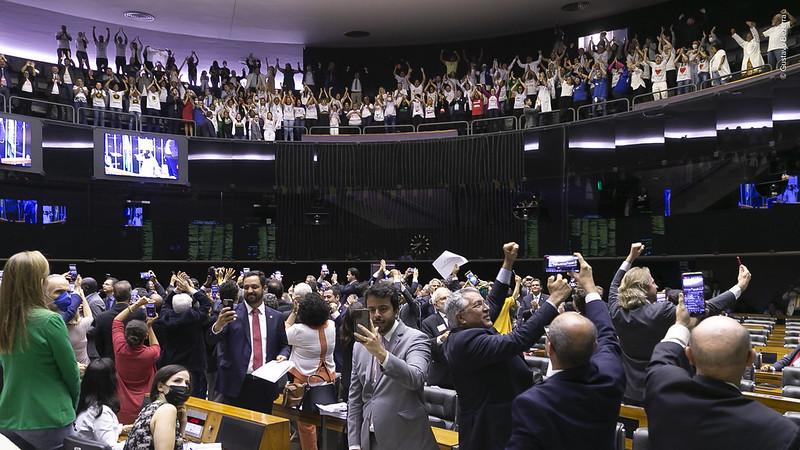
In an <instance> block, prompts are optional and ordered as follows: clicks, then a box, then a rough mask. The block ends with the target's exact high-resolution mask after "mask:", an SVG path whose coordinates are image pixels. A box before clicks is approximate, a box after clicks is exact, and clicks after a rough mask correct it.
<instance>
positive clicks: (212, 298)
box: [211, 284, 219, 300]
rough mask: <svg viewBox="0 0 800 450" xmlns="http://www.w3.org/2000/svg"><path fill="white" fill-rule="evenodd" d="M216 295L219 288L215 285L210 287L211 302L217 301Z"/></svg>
mask: <svg viewBox="0 0 800 450" xmlns="http://www.w3.org/2000/svg"><path fill="white" fill-rule="evenodd" d="M217 294H219V286H217V285H216V284H212V285H211V300H216V299H217Z"/></svg>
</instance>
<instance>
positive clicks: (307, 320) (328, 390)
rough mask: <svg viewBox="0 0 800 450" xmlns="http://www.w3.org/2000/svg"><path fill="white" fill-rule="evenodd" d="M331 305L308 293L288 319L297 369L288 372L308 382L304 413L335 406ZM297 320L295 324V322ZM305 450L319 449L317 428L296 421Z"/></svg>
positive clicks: (295, 378) (334, 327) (334, 339)
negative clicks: (326, 406)
mask: <svg viewBox="0 0 800 450" xmlns="http://www.w3.org/2000/svg"><path fill="white" fill-rule="evenodd" d="M330 315H331V310H330V306H328V304H327V303H326V302H325V301H324V300H322V297H320V296H319V294H314V293H312V294H308V295H306V296H305V297H304V298H302V299H299V301H296V302H295V304H294V309H293V310H292V313H291V314H289V317H288V318H287V319H286V323H285V326H286V337H287V339H288V341H289V345H291V346H292V354H291V355H290V356H289V360H290V361H292V362H293V363H294V364H295V367H294V368H293V369H291V370H290V371H289V373H291V374H292V376H293V377H294V382H295V383H308V385H309V387H308V388H306V389H307V390H306V394H305V397H304V398H303V405H302V408H303V411H312V412H316V410H317V408H316V405H317V404H321V405H329V404H331V403H336V388H335V385H334V384H333V382H334V380H335V379H336V366H335V363H334V362H333V348H334V346H335V344H336V325H335V324H334V323H333V321H332V320H330V319H329V318H330ZM295 321H296V323H295ZM297 429H298V434H299V435H300V448H302V450H316V449H317V427H316V426H314V425H311V424H308V423H305V422H302V421H298V422H297Z"/></svg>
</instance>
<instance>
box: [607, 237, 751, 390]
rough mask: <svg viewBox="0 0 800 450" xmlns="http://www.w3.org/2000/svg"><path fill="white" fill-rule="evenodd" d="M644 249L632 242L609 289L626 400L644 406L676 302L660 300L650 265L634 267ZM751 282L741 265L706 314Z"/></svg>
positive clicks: (730, 300) (735, 296) (727, 303)
mask: <svg viewBox="0 0 800 450" xmlns="http://www.w3.org/2000/svg"><path fill="white" fill-rule="evenodd" d="M642 252H644V245H642V244H641V243H640V242H636V243H634V244H631V250H630V253H629V254H628V257H627V258H626V259H625V261H624V262H623V263H622V265H621V266H620V268H619V270H617V273H616V275H615V276H614V279H613V280H612V281H611V288H610V290H609V293H608V310H609V312H610V313H611V320H612V321H613V322H614V327H615V328H616V330H617V334H618V335H619V342H620V344H621V345H622V350H623V356H622V364H623V367H624V368H625V377H626V379H627V386H626V388H625V398H624V403H626V404H629V405H637V406H641V405H642V401H643V400H644V377H645V371H646V368H647V364H648V362H649V361H650V356H651V355H652V354H653V348H655V346H656V344H658V342H659V341H660V340H661V337H663V336H664V333H666V331H667V329H669V327H670V326H671V325H672V324H673V323H674V321H675V305H674V304H672V303H671V302H657V301H656V294H657V293H658V285H657V284H656V282H655V280H653V276H652V275H651V274H650V269H648V268H647V267H633V268H631V266H632V265H633V263H634V262H635V261H636V258H638V257H639V255H641V254H642ZM749 284H750V271H748V270H747V267H745V266H739V276H738V281H737V283H736V285H735V286H733V287H732V288H730V289H729V290H727V291H725V292H723V293H722V294H720V295H718V296H716V297H714V298H712V299H710V300H708V302H706V308H707V314H708V315H709V316H713V315H716V314H719V313H721V312H723V311H725V310H726V309H727V308H728V307H730V306H732V305H733V304H734V302H736V299H738V298H739V297H740V296H741V295H742V292H744V290H745V289H747V286H748V285H749Z"/></svg>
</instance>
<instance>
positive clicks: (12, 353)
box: [0, 251, 80, 450]
mask: <svg viewBox="0 0 800 450" xmlns="http://www.w3.org/2000/svg"><path fill="white" fill-rule="evenodd" d="M3 269H4V272H3V280H2V283H1V284H0V365H2V367H3V390H2V392H0V433H2V434H4V435H5V436H6V437H8V438H9V439H11V440H12V441H14V442H20V443H23V444H28V445H30V446H33V448H36V449H41V450H50V449H58V448H61V446H62V444H63V441H64V438H65V437H66V436H67V435H69V433H70V430H71V429H72V422H74V421H75V407H76V405H77V403H78V394H79V390H80V375H79V372H78V364H77V361H76V359H75V353H74V352H73V351H72V345H71V344H70V342H69V336H68V335H67V326H66V324H65V323H64V320H63V319H62V318H61V316H60V315H59V314H57V313H55V312H53V311H51V310H50V309H48V307H47V305H48V303H49V302H50V301H49V300H48V299H47V298H46V297H45V282H46V279H47V275H48V273H49V265H48V262H47V259H45V257H44V256H43V255H42V254H41V253H39V252H37V251H32V252H21V253H17V254H16V255H14V256H12V257H11V258H10V259H9V260H8V262H6V265H5V267H4V268H3Z"/></svg>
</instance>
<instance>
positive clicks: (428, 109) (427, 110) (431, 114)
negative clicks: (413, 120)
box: [425, 105, 436, 119]
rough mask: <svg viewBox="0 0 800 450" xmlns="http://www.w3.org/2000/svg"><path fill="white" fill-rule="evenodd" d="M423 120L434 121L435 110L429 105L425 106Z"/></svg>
mask: <svg viewBox="0 0 800 450" xmlns="http://www.w3.org/2000/svg"><path fill="white" fill-rule="evenodd" d="M425 118H426V119H435V118H436V108H435V107H433V106H430V105H425Z"/></svg>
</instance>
